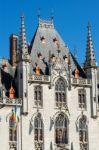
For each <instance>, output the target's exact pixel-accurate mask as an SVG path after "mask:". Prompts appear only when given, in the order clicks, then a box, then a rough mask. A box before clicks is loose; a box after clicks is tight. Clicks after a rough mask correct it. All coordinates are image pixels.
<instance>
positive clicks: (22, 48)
mask: <svg viewBox="0 0 99 150" xmlns="http://www.w3.org/2000/svg"><path fill="white" fill-rule="evenodd" d="M19 55H20V56H19V58H20V59H21V60H24V61H27V60H29V54H28V47H27V43H26V33H25V25H24V16H22V17H21V32H20V45H19Z"/></svg>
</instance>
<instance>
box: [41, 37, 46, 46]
mask: <svg viewBox="0 0 99 150" xmlns="http://www.w3.org/2000/svg"><path fill="white" fill-rule="evenodd" d="M41 42H42V44H45V37H44V36H42V37H41Z"/></svg>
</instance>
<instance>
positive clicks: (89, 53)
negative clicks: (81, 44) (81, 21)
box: [84, 23, 96, 68]
mask: <svg viewBox="0 0 99 150" xmlns="http://www.w3.org/2000/svg"><path fill="white" fill-rule="evenodd" d="M87 28H88V36H87V48H86V59H85V64H84V68H90V67H96V59H95V53H94V48H93V41H92V35H91V26H90V23H88V27H87Z"/></svg>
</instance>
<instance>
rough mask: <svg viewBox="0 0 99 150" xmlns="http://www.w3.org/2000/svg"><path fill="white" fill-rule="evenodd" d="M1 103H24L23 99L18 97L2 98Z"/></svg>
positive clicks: (15, 104)
mask: <svg viewBox="0 0 99 150" xmlns="http://www.w3.org/2000/svg"><path fill="white" fill-rule="evenodd" d="M0 105H9V106H21V105H22V99H20V98H16V99H10V98H7V97H5V98H0Z"/></svg>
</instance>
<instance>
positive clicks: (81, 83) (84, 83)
mask: <svg viewBox="0 0 99 150" xmlns="http://www.w3.org/2000/svg"><path fill="white" fill-rule="evenodd" d="M71 84H72V85H78V86H91V80H90V79H75V78H72V79H71Z"/></svg>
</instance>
